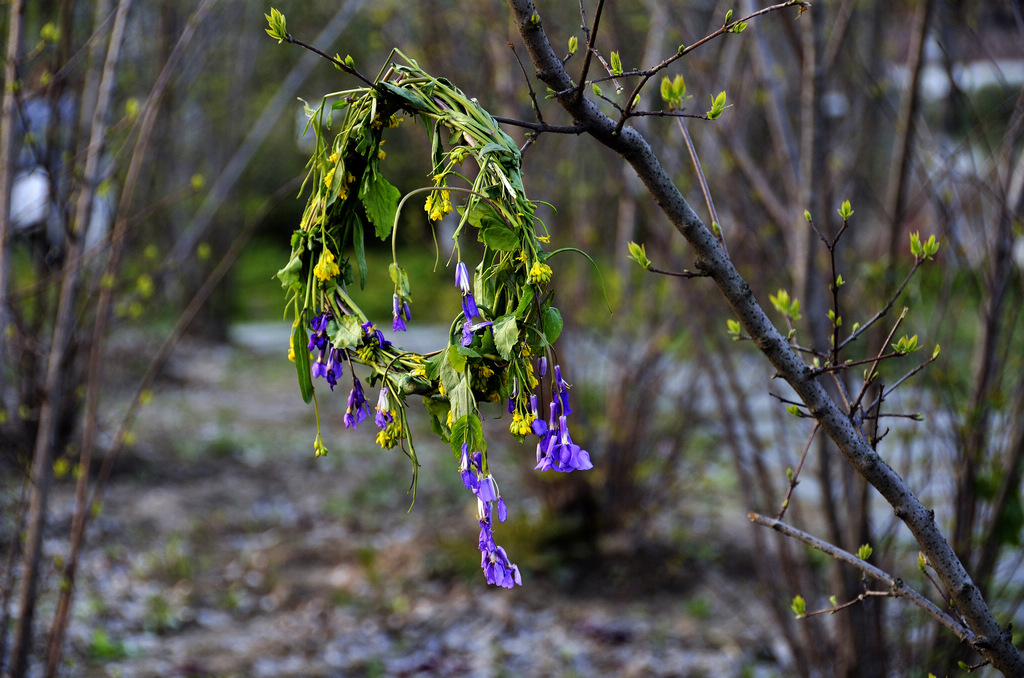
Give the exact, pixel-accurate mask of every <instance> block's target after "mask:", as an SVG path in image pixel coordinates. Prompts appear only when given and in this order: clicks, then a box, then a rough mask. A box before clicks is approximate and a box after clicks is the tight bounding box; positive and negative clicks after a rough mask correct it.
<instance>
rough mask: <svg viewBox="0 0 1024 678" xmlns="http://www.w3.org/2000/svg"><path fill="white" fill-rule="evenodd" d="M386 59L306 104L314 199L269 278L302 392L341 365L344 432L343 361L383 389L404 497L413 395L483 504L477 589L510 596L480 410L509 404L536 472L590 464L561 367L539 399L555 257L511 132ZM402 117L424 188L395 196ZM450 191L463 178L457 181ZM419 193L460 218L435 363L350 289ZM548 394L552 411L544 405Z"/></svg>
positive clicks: (439, 84)
mask: <svg viewBox="0 0 1024 678" xmlns="http://www.w3.org/2000/svg"><path fill="white" fill-rule="evenodd" d="M396 54H397V55H398V56H399V57H400V58H401V63H393V64H392V65H391V66H390V67H389V68H388V69H387V70H386V71H385V72H383V73H382V74H380V75H379V76H378V77H377V79H376V81H375V83H374V86H373V87H364V88H359V89H352V90H346V91H341V92H336V93H333V94H329V95H327V96H325V97H324V98H323V100H322V102H321V104H320V106H319V108H317V109H316V110H315V111H314V110H309V109H308V107H307V113H308V115H309V123H308V125H307V130H310V129H311V130H312V131H313V132H314V134H315V138H316V145H315V149H314V151H313V154H312V157H311V158H310V161H309V164H308V167H309V174H308V176H307V178H306V182H305V183H304V185H303V190H305V189H306V188H307V187H308V188H309V193H310V194H309V199H308V201H307V203H306V207H305V211H304V213H303V216H302V222H301V225H300V227H299V229H298V230H296V231H295V232H294V233H293V234H292V238H291V248H292V251H291V256H290V258H289V260H288V263H287V265H286V266H285V267H284V268H282V269H281V270H280V271H278V272H277V277H278V278H279V279H280V281H281V284H282V286H283V287H284V288H285V289H286V290H287V291H288V302H287V307H286V313H288V312H290V313H291V314H292V315H293V318H294V324H293V335H292V347H291V348H292V350H291V351H289V357H290V358H291V359H292V360H294V362H295V365H296V369H297V374H298V380H299V387H300V390H301V392H302V397H303V399H304V400H305V401H306V402H307V403H308V402H313V404H314V407H315V408H316V395H315V392H314V381H315V380H316V379H318V378H321V377H322V378H323V379H324V381H325V383H326V384H327V385H328V386H329V387H330V388H331V390H332V391H333V390H334V387H335V386H336V385H337V384H338V382H339V380H341V379H342V378H343V376H344V372H345V370H344V365H345V363H348V364H349V371H348V374H349V376H350V378H351V380H352V386H351V390H350V392H349V396H348V401H347V405H346V411H345V415H344V422H345V426H346V427H356V426H358V425H359V424H360V423H362V422H363V421H364V420H365V419H367V418H368V417H369V416H370V405H369V403H368V401H367V398H366V395H365V394H364V391H363V385H362V384H361V383H360V380H359V379H358V378H357V377H356V376H355V374H354V373H353V370H352V369H351V366H352V363H353V362H357V363H360V364H363V365H366V366H367V367H369V368H370V375H369V377H368V382H369V386H371V387H375V386H378V385H379V387H380V391H379V394H378V397H377V401H376V407H375V416H374V422H375V423H376V425H377V427H378V428H379V429H380V432H379V434H378V436H377V442H378V444H380V446H381V447H382V448H385V449H390V448H393V447H396V446H398V447H400V448H401V449H402V450H403V451H404V452H405V454H406V455H407V456H408V457H409V459H410V460H411V461H412V468H413V488H414V496H415V484H416V471H417V467H418V463H417V459H416V450H415V446H414V445H413V439H412V435H411V431H410V428H409V425H408V420H407V418H406V407H407V399H408V398H409V397H410V396H420V397H421V398H422V401H423V404H424V407H425V408H426V410H427V411H428V412H429V414H430V416H431V425H432V428H433V431H434V432H435V433H436V434H437V435H439V436H440V437H441V438H442V439H443V440H444V441H446V442H448V443H450V445H451V448H452V451H453V453H454V455H455V458H456V459H457V461H458V471H459V473H460V475H461V477H462V479H463V482H464V483H465V485H466V488H467V489H469V490H470V491H471V492H473V494H474V495H475V496H476V498H477V504H478V520H479V524H480V540H479V548H480V551H481V566H482V567H483V570H484V573H485V575H486V578H487V581H488V582H489V583H492V584H497V585H500V586H505V587H509V588H511V587H512V586H514V585H517V584H521V583H522V580H521V576H520V573H519V569H518V567H517V566H515V565H514V564H512V562H511V561H510V560H509V558H508V555H507V554H506V552H505V550H504V549H503V548H502V547H500V546H498V545H497V544H496V543H495V542H494V537H493V518H494V516H495V515H497V518H498V520H499V521H503V520H504V519H505V517H506V515H507V509H506V506H505V502H504V499H503V498H502V497H501V495H500V493H499V492H498V486H497V483H496V482H495V481H494V477H493V475H492V473H491V471H490V468H489V466H488V461H487V441H486V440H485V438H484V435H483V430H482V425H481V418H480V412H479V406H478V404H479V403H482V402H504V403H506V404H507V410H508V412H509V414H510V415H511V424H510V433H511V435H512V436H513V437H514V438H515V439H517V440H519V441H523V440H525V439H527V438H528V437H530V436H534V437H535V438H536V439H537V469H538V470H542V471H546V470H553V471H562V472H569V471H573V470H583V469H589V468H591V467H592V464H591V461H590V456H589V454H588V453H587V451H586V450H584V449H582V448H581V447H580V446H579V445H577V444H575V443H574V442H573V441H572V438H571V436H570V435H569V430H568V428H567V424H566V417H568V416H569V414H570V413H571V412H572V410H571V408H570V406H569V385H568V383H566V382H565V381H564V380H563V379H562V373H561V369H560V368H559V367H558V366H555V367H554V368H553V370H552V375H551V380H550V384H551V389H550V394H549V395H548V394H546V393H543V392H542V391H541V389H540V388H539V387H540V384H541V380H542V379H543V378H544V377H545V376H546V373H547V364H548V356H549V355H553V351H552V344H553V343H554V341H555V340H556V339H557V338H558V336H559V334H560V333H561V331H562V318H561V315H560V314H559V312H558V309H556V308H555V307H554V306H552V305H551V300H552V297H553V294H552V292H551V291H550V283H551V277H552V271H551V267H550V266H549V265H548V264H547V260H548V259H549V258H550V257H551V256H552V255H553V254H555V253H557V252H546V251H545V250H544V248H543V244H544V243H545V242H547V240H548V237H547V235H546V229H545V227H544V224H543V223H542V222H541V221H540V220H539V219H538V218H537V217H536V216H535V211H536V206H537V203H535V202H534V201H531V200H529V199H528V198H527V197H526V194H525V192H524V189H523V182H522V174H521V169H520V160H521V156H520V153H519V149H518V148H516V146H515V144H514V142H513V141H512V139H511V138H509V137H508V136H507V135H506V134H505V133H504V132H502V131H501V130H500V129H499V128H498V126H497V123H496V122H495V121H494V119H493V118H492V117H491V116H490V115H489V114H488V113H487V112H486V111H485V110H483V109H482V108H481V107H480V106H479V105H478V104H477V103H476V101H474V100H472V99H469V98H467V97H466V96H465V95H464V94H463V93H462V92H461V91H459V90H458V89H457V88H455V87H454V86H453V85H452V84H451V83H449V82H448V81H446V80H444V79H441V78H434V77H432V76H430V75H428V74H427V73H425V72H424V71H422V70H421V69H420V68H419V67H418V66H417V65H416V63H415V62H413V61H411V60H409V59H408V58H406V57H405V56H404V55H402V54H401V53H400V52H396ZM403 114H404V115H407V116H412V117H413V118H418V119H419V120H420V121H421V122H422V123H423V124H424V128H425V129H426V130H427V131H428V133H429V136H430V141H431V167H432V170H431V175H432V180H433V181H432V185H431V186H428V187H426V188H421V189H417V190H414V191H412V192H410V193H408V194H407V195H406V196H404V197H402V196H401V194H400V192H399V190H398V189H397V188H395V187H394V186H393V185H392V184H391V183H390V182H389V181H388V180H387V178H385V176H384V174H383V172H382V169H381V164H382V161H383V160H384V159H385V156H386V154H385V152H384V150H383V145H384V142H385V139H384V136H385V134H386V132H387V130H388V129H390V128H393V127H396V126H397V125H398V124H400V123H401V122H402V121H403V117H402V115H403ZM337 116H340V117H341V120H340V124H339V122H338V121H337V120H335V119H334V118H335V117H337ZM332 128H333V129H336V130H337V133H336V134H335V136H334V138H333V140H328V139H327V138H326V137H325V134H326V133H327V132H328V131H329V130H331V129H332ZM468 160H471V161H473V162H475V163H476V166H477V168H478V171H477V173H476V176H475V178H474V179H473V180H472V181H470V180H469V179H467V178H466V176H465V175H463V174H462V173H461V172H460V169H459V168H460V166H461V165H462V164H463V163H465V162H466V161H468ZM456 182H457V183H459V184H465V185H452V184H453V183H456ZM453 194H457V195H459V196H464V200H463V201H462V204H461V205H460V206H458V207H455V206H453V204H452V202H451V200H452V195H453ZM414 195H423V196H424V197H425V198H426V200H425V205H424V209H425V211H426V213H427V218H428V219H429V220H431V221H437V220H440V219H441V218H443V217H445V216H446V215H448V214H450V213H451V212H452V211H453V210H457V211H458V214H459V222H458V226H457V228H456V229H455V234H454V237H453V240H454V245H453V247H452V255H451V261H452V262H454V264H455V265H454V281H455V285H456V287H457V288H458V290H459V291H460V292H461V294H462V312H461V313H460V314H459V315H458V316H457V317H456V318H455V319H454V320H453V321H452V324H451V329H450V331H449V338H448V345H447V346H446V347H445V348H443V349H441V350H438V351H436V352H434V353H430V354H419V353H414V352H411V351H406V350H404V349H402V348H400V347H398V346H396V345H394V344H393V343H391V342H390V341H388V340H387V339H386V338H385V337H384V335H383V333H382V332H381V331H380V330H378V329H377V328H376V327H375V326H374V325H373V323H372V322H370V320H369V319H368V318H367V317H366V316H365V314H364V313H363V312H362V310H360V308H359V306H358V305H357V304H356V303H355V301H353V299H352V297H351V296H350V295H349V291H348V290H349V287H350V286H351V285H353V284H355V282H356V280H357V279H358V280H359V283H360V285H365V284H366V280H367V264H366V257H365V234H366V232H367V231H368V230H370V229H371V228H372V232H373V233H375V234H376V236H377V237H378V238H380V239H382V240H385V239H387V238H389V237H390V238H391V241H392V253H393V255H394V254H395V253H396V248H395V239H396V237H397V228H396V227H397V222H398V215H399V212H400V211H401V209H402V207H403V206H404V203H405V202H406V200H408V199H409V198H410V197H412V196H414ZM467 229H473V232H475V234H476V237H477V239H478V240H479V241H480V242H481V243H482V245H483V256H482V258H481V259H480V261H479V262H478V263H477V264H476V266H475V268H474V269H473V273H472V274H471V273H470V269H469V267H468V266H467V265H466V262H465V261H464V260H463V258H462V253H461V251H460V248H459V236H460V235H461V234H463V233H464V232H466V231H467ZM538 229H539V230H540V234H539V233H538ZM390 273H391V280H392V281H393V283H394V290H393V295H392V302H393V303H392V310H393V317H392V329H393V330H395V331H403V330H405V329H406V327H407V324H408V323H409V322H410V321H411V320H412V308H413V295H412V291H411V287H410V281H409V278H408V275H407V274H406V271H405V270H404V269H403V268H402V267H401V266H400V265H399V264H398V260H397V256H395V257H394V261H393V262H392V264H391V265H390ZM543 400H547V401H548V402H547V404H546V406H545V405H543V404H541V403H540V402H539V401H543ZM316 409H317V435H316V439H315V442H314V450H315V452H316V454H317V456H319V455H323V454H327V447H326V446H325V445H324V443H323V441H322V438H321V435H320V414H319V409H318V408H316ZM542 410H546V412H544V414H546V415H547V417H546V419H545V418H544V417H543V416H542ZM493 506H496V508H497V511H496V512H495V511H492V507H493Z"/></svg>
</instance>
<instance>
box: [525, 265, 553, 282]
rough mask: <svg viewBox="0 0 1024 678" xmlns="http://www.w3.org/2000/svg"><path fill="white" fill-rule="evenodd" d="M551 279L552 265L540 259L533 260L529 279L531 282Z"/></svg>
mask: <svg viewBox="0 0 1024 678" xmlns="http://www.w3.org/2000/svg"><path fill="white" fill-rule="evenodd" d="M549 280H551V267H550V266H548V265H547V264H542V263H540V262H539V261H535V262H533V266H532V267H531V268H530V275H529V281H530V282H531V283H546V282H547V281H549Z"/></svg>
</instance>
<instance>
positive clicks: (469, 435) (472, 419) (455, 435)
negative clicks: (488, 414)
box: [451, 412, 487, 455]
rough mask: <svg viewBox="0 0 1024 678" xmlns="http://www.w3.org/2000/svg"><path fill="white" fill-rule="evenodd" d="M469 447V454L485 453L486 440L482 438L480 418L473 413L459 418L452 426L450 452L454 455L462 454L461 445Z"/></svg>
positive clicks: (482, 431) (482, 430)
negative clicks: (464, 444)
mask: <svg viewBox="0 0 1024 678" xmlns="http://www.w3.org/2000/svg"><path fill="white" fill-rule="evenodd" d="M463 443H466V444H467V445H468V446H469V451H470V452H486V451H487V440H486V439H485V438H484V429H483V425H482V423H481V421H480V417H479V416H478V415H477V414H476V413H475V412H470V413H469V414H467V415H465V416H462V417H459V418H458V419H457V420H456V421H455V423H453V424H452V439H451V445H452V452H454V453H455V454H456V455H461V454H462V444H463Z"/></svg>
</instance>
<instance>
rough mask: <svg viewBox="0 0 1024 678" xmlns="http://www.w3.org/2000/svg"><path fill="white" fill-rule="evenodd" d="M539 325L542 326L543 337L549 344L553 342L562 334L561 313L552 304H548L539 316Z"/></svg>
mask: <svg viewBox="0 0 1024 678" xmlns="http://www.w3.org/2000/svg"><path fill="white" fill-rule="evenodd" d="M541 325H542V327H543V328H544V338H545V339H547V340H548V343H549V344H553V343H555V340H557V339H558V336H559V335H560V334H562V314H561V313H559V312H558V309H557V308H555V307H554V306H548V307H547V308H545V309H544V314H543V315H542V316H541Z"/></svg>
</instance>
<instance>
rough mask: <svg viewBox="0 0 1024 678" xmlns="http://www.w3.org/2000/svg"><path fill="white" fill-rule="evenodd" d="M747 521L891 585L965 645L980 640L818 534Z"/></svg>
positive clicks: (755, 516)
mask: <svg viewBox="0 0 1024 678" xmlns="http://www.w3.org/2000/svg"><path fill="white" fill-rule="evenodd" d="M747 518H749V519H750V520H751V522H754V523H756V524H758V525H763V526H765V527H770V528H772V529H773V530H775V531H776V532H780V533H782V534H784V535H785V536H787V537H792V538H794V539H799V540H800V541H802V542H803V543H805V544H807V545H808V546H811V547H813V548H815V549H817V550H819V551H821V552H822V553H824V554H826V555H828V556H831V557H832V558H835V559H836V560H838V561H839V562H842V563H846V564H847V565H851V566H853V567H855V568H856V569H858V570H860V571H861V572H862V573H864V574H865V575H866V576H868V577H870V578H871V579H874V580H876V581H880V582H882V583H883V584H885V585H886V586H888V587H889V595H892V596H893V597H896V598H905V599H906V600H907V601H909V602H910V603H911V604H913V605H916V606H917V607H919V608H921V609H922V610H924V612H925V613H926V614H927V615H928V616H929V617H931V618H933V619H935V620H936V621H937V622H939V623H940V624H942V625H943V626H945V627H946V628H948V629H949V630H950V631H952V632H953V633H955V634H956V636H957V638H959V639H960V640H962V641H963V642H965V643H968V644H970V645H974V643H975V642H977V640H978V637H977V636H976V635H975V634H974V632H973V631H971V630H970V629H969V628H967V627H966V626H964V624H962V623H961V622H960V621H958V620H956V619H954V618H953V617H952V616H950V615H949V614H948V613H946V612H944V611H942V610H941V609H939V607H938V606H937V605H936V604H935V603H933V602H932V601H930V600H928V599H927V598H925V597H924V596H923V595H921V594H920V593H918V592H917V591H916V590H914V589H912V588H910V587H908V586H907V585H906V584H904V582H903V580H902V579H899V578H896V577H893V576H892V575H891V574H889V573H887V572H885V571H884V570H881V569H879V568H877V567H875V566H874V565H872V564H871V563H869V562H867V561H865V560H862V559H860V558H858V557H857V556H855V555H853V554H852V553H850V552H849V551H844V550H843V549H841V548H839V547H838V546H835V545H833V544H830V543H828V542H826V541H824V540H821V539H818V538H817V537H815V536H814V535H811V534H808V533H807V532H804V531H803V530H799V529H797V528H795V527H793V526H791V525H788V524H786V523H784V522H782V521H781V520H776V519H775V518H769V517H767V516H764V515H761V514H760V513H754V512H751V513H748V514H747Z"/></svg>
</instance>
